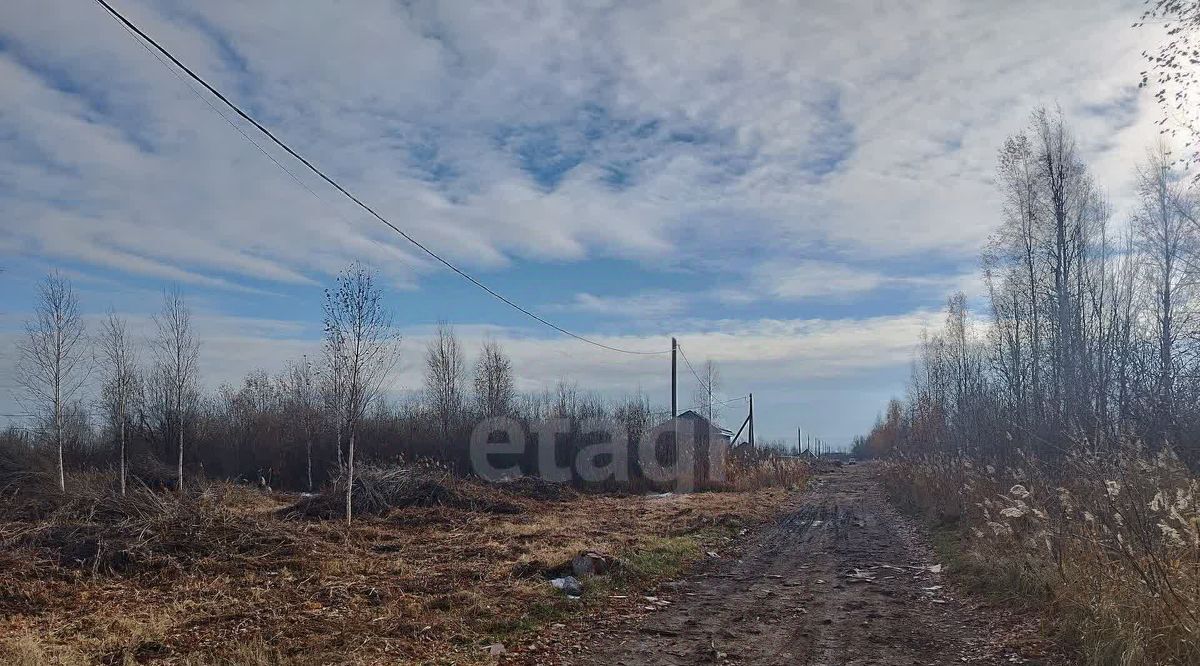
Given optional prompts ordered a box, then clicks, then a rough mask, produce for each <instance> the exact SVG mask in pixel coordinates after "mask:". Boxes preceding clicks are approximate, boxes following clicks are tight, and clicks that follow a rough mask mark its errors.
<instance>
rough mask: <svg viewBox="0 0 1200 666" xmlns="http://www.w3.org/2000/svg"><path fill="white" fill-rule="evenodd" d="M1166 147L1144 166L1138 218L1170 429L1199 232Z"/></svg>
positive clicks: (1161, 402)
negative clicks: (1191, 219)
mask: <svg viewBox="0 0 1200 666" xmlns="http://www.w3.org/2000/svg"><path fill="white" fill-rule="evenodd" d="M1169 160H1170V158H1169V157H1168V152H1167V149H1166V147H1165V146H1164V145H1163V144H1162V143H1159V144H1158V146H1157V147H1156V148H1155V149H1153V150H1151V151H1150V154H1149V159H1148V161H1147V162H1146V163H1145V164H1142V165H1141V166H1139V167H1138V170H1137V184H1138V205H1137V208H1136V210H1135V213H1134V217H1133V228H1134V231H1135V233H1136V237H1137V243H1138V249H1139V250H1140V251H1141V256H1142V263H1143V267H1144V270H1143V276H1144V278H1145V280H1146V289H1147V297H1148V300H1149V305H1150V307H1149V312H1150V315H1151V318H1152V321H1153V334H1154V337H1155V348H1156V350H1155V351H1156V354H1155V358H1154V363H1155V365H1156V366H1157V370H1158V372H1157V373H1156V375H1157V377H1156V386H1155V390H1154V414H1155V421H1156V422H1157V423H1156V424H1155V426H1156V427H1155V430H1157V431H1160V432H1161V431H1162V429H1169V428H1170V427H1171V421H1172V420H1173V408H1174V404H1175V380H1176V376H1177V374H1178V369H1177V365H1178V364H1179V362H1180V360H1181V359H1180V354H1179V353H1178V351H1179V349H1178V345H1179V341H1180V339H1181V338H1182V337H1183V335H1184V331H1189V330H1190V329H1191V324H1192V323H1193V322H1192V321H1190V319H1191V314H1192V312H1191V309H1190V305H1191V302H1190V301H1191V300H1192V292H1193V291H1194V290H1193V288H1192V283H1191V280H1190V279H1189V277H1190V276H1189V271H1188V263H1189V261H1190V259H1191V257H1192V256H1194V253H1195V249H1196V248H1195V239H1196V232H1197V230H1196V229H1195V228H1194V227H1193V225H1192V224H1191V223H1190V222H1189V220H1188V217H1189V215H1191V213H1192V208H1193V206H1192V204H1191V198H1190V197H1189V196H1188V194H1187V193H1186V192H1185V191H1184V190H1183V188H1181V187H1180V186H1179V185H1178V184H1177V182H1175V180H1174V179H1173V178H1172V176H1171V173H1170V161H1169Z"/></svg>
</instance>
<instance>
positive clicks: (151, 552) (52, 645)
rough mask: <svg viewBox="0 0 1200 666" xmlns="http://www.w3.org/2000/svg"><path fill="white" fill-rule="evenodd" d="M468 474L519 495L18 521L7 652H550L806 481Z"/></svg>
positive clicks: (249, 494) (58, 656)
mask: <svg viewBox="0 0 1200 666" xmlns="http://www.w3.org/2000/svg"><path fill="white" fill-rule="evenodd" d="M467 486H469V489H468V490H469V494H470V495H471V496H472V497H475V498H476V499H478V504H479V506H484V507H502V509H503V510H500V511H497V510H488V509H486V508H485V509H484V510H479V509H473V508H452V507H448V506H432V507H410V508H402V509H396V510H394V511H391V512H390V513H387V514H386V515H384V516H379V517H369V518H364V519H362V520H359V521H356V523H355V524H354V526H353V527H352V528H349V529H348V528H347V527H346V526H345V525H344V524H343V523H342V522H341V521H340V520H333V519H287V518H283V517H280V510H281V509H283V508H284V507H286V506H288V505H289V504H291V503H292V502H294V501H295V497H291V496H286V495H282V494H272V495H268V494H262V493H259V492H257V491H253V490H248V489H245V488H241V487H234V486H229V485H225V484H214V485H213V486H211V487H210V488H209V489H207V490H206V491H205V492H204V493H202V496H201V497H200V498H199V499H198V500H197V502H198V503H199V504H200V507H199V508H195V507H192V508H190V509H188V510H187V511H180V510H170V507H166V508H165V509H164V508H161V507H160V508H155V509H154V510H153V511H152V512H151V514H152V515H151V517H150V518H148V519H139V520H129V519H124V520H123V521H121V522H119V523H118V524H117V526H116V527H113V526H112V525H113V524H114V523H113V522H112V521H108V522H105V520H104V518H103V515H102V514H103V507H100V508H99V509H96V508H89V511H90V513H88V514H87V515H86V516H84V517H82V518H76V519H73V520H72V521H67V522H66V523H64V521H62V520H61V519H59V520H53V519H46V518H45V517H38V518H36V519H35V518H29V517H26V518H21V519H9V520H8V521H7V522H0V662H3V663H5V664H14V665H17V666H22V665H29V664H72V665H73V664H93V663H104V664H131V663H168V664H197V665H199V664H325V663H351V664H396V663H414V662H415V663H479V662H483V663H486V662H487V661H488V660H489V659H494V657H490V656H489V655H488V654H487V651H486V649H485V648H486V646H488V645H490V644H493V643H497V642H498V643H502V644H504V645H505V646H506V648H507V651H508V652H509V655H508V656H507V657H506V658H507V659H520V660H522V661H541V660H542V658H539V657H538V656H537V655H538V653H539V651H540V650H542V649H543V647H541V646H542V645H543V644H544V643H545V642H546V641H545V637H546V635H547V634H548V632H553V631H556V630H562V629H563V627H564V626H566V625H563V624H560V623H569V624H572V625H573V626H578V625H579V624H580V623H581V622H583V621H584V618H587V617H590V616H596V615H604V614H606V613H608V614H611V613H615V612H619V611H620V609H621V606H622V605H624V606H626V607H627V609H628V608H630V607H632V606H633V605H634V604H635V603H636V602H635V601H634V599H635V598H637V595H636V594H623V592H634V591H637V590H641V589H649V588H650V587H652V586H653V585H654V583H655V582H656V581H659V580H662V579H664V578H669V577H673V576H677V575H679V574H680V573H681V572H682V571H683V570H684V569H686V567H687V566H688V564H689V563H690V562H693V561H695V560H696V559H698V558H702V557H704V556H705V552H706V551H710V550H717V551H722V550H723V549H725V548H729V547H732V542H733V541H734V540H735V538H736V536H737V534H738V533H739V532H740V531H741V530H742V529H743V528H746V527H752V526H753V525H754V524H756V523H760V522H762V521H765V520H768V519H770V518H771V517H772V516H773V515H775V513H776V511H777V510H778V509H779V507H780V506H781V504H782V503H783V502H784V501H785V500H786V499H787V497H788V496H789V492H788V491H785V490H782V489H779V488H773V489H762V490H750V491H738V492H710V493H697V494H693V495H670V496H665V497H655V496H616V495H589V494H582V495H577V494H575V493H567V494H565V496H563V497H560V498H557V499H549V500H547V499H537V498H535V497H533V496H530V493H517V492H506V491H500V490H498V489H496V488H493V487H484V486H480V485H477V484H467V483H465V482H463V483H461V487H467ZM460 490H461V488H460ZM159 495H161V494H159ZM156 496H158V495H156ZM155 501H157V500H155ZM168 503H169V500H168ZM97 525H98V526H99V527H97ZM583 550H593V551H599V552H602V553H605V554H608V555H611V556H615V557H616V558H618V560H619V562H620V566H618V567H617V568H616V570H615V572H614V573H612V574H611V575H606V576H598V577H593V578H590V579H588V580H587V581H586V582H585V586H586V587H585V593H584V595H583V597H582V599H581V600H578V601H573V600H569V599H567V598H566V597H564V596H563V595H562V594H561V593H559V592H557V591H555V590H554V589H553V588H552V587H551V586H550V585H549V584H548V582H547V580H546V577H545V574H546V572H547V571H549V570H553V569H554V568H555V567H557V566H560V565H562V564H564V563H567V562H569V561H570V558H571V557H572V556H574V555H576V554H578V553H579V552H580V551H583ZM556 649H558V648H556ZM513 652H519V653H521V654H520V655H519V656H518V655H513V654H512V653H513ZM545 659H546V660H549V659H550V658H549V657H548V656H547V657H545Z"/></svg>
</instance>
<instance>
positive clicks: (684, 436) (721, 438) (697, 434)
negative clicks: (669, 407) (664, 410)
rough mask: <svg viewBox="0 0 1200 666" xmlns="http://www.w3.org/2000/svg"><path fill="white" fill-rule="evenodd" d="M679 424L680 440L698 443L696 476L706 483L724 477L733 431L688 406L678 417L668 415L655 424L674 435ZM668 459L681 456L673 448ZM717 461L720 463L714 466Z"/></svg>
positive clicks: (696, 446)
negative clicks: (669, 417) (668, 417)
mask: <svg viewBox="0 0 1200 666" xmlns="http://www.w3.org/2000/svg"><path fill="white" fill-rule="evenodd" d="M676 428H678V432H679V439H680V441H684V442H686V441H688V439H691V441H692V442H693V443H694V445H695V449H694V451H693V456H692V459H693V460H694V461H695V463H696V480H697V482H700V483H703V482H708V481H714V480H719V479H720V478H723V475H724V467H725V460H726V458H727V457H728V456H729V443H730V440H731V439H732V437H733V433H732V432H730V431H729V430H726V429H725V428H722V427H720V426H718V425H716V424H715V423H712V422H710V421H709V420H708V419H706V418H704V417H703V416H701V415H700V414H698V413H697V412H695V411H693V410H690V409H689V410H687V411H686V412H683V413H682V414H680V415H679V416H676V417H675V418H671V419H667V420H666V421H664V422H662V423H660V424H659V425H658V426H656V427H655V430H656V431H658V432H659V433H661V434H662V435H673V434H674V432H675V430H676ZM667 458H668V459H667V460H663V462H664V463H673V462H674V461H675V460H677V459H678V458H677V457H676V455H675V454H674V452H672V453H671V454H670V455H668V456H667ZM714 465H716V466H717V467H715V468H714Z"/></svg>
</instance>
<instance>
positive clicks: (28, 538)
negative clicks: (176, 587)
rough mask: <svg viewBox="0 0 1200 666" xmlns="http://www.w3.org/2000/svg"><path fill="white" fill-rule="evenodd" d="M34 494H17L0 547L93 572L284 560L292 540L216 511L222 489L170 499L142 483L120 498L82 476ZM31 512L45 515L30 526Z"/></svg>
mask: <svg viewBox="0 0 1200 666" xmlns="http://www.w3.org/2000/svg"><path fill="white" fill-rule="evenodd" d="M68 481H69V483H68V487H67V492H66V493H63V492H61V491H59V490H58V489H57V488H53V490H52V491H44V492H43V493H42V494H41V495H39V496H36V499H37V501H35V500H34V499H33V498H35V495H33V493H32V491H30V490H29V488H28V487H26V488H23V489H22V490H23V491H24V492H25V495H24V497H26V498H27V499H29V500H30V501H27V502H25V503H23V504H22V508H21V510H20V512H21V514H22V515H18V516H13V515H9V511H5V512H4V513H5V515H4V516H3V517H4V518H6V519H8V520H9V521H10V522H3V523H0V549H28V550H29V551H31V554H32V555H34V556H35V557H38V558H40V559H49V560H52V561H54V562H56V563H57V564H58V565H60V566H64V567H69V568H78V569H87V570H91V571H92V572H93V573H105V574H137V573H161V572H163V571H164V570H168V569H175V570H181V569H183V568H184V567H186V566H188V565H190V564H191V563H194V562H195V561H197V560H200V559H203V558H206V557H214V556H215V557H220V558H227V559H228V561H229V562H230V566H236V565H235V564H234V562H236V560H237V559H238V558H239V557H240V556H250V555H253V556H255V557H266V556H291V555H293V554H295V553H296V552H297V549H296V548H295V544H294V540H293V539H292V538H291V537H290V535H289V534H288V533H286V532H284V531H282V530H278V529H271V528H270V526H269V524H266V523H262V522H257V521H252V520H249V519H248V518H246V517H244V516H240V515H237V514H235V513H233V512H231V511H230V510H229V509H228V508H226V507H225V506H224V505H223V501H222V494H223V492H222V486H219V485H216V486H210V487H208V488H207V489H205V490H202V491H196V492H189V493H177V492H156V491H153V490H150V489H149V488H147V487H145V486H144V485H139V486H138V487H136V488H133V489H130V491H129V492H128V494H126V495H121V494H120V493H118V492H116V490H115V489H114V488H112V487H110V486H111V485H112V484H111V483H103V482H99V481H98V480H94V479H89V478H87V477H74V476H73V477H71V478H70V479H68ZM30 513H38V514H45V515H41V516H39V517H38V518H37V519H33V520H30V519H29V515H30Z"/></svg>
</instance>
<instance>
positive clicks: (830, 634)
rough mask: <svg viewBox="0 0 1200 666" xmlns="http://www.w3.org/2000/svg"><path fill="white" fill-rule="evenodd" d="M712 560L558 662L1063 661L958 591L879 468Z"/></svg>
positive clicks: (854, 472)
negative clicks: (888, 490) (890, 495)
mask: <svg viewBox="0 0 1200 666" xmlns="http://www.w3.org/2000/svg"><path fill="white" fill-rule="evenodd" d="M716 555H717V557H712V558H710V559H709V561H707V562H706V563H705V564H704V565H702V566H700V567H699V569H698V570H697V571H696V572H695V573H694V574H693V575H692V576H691V577H689V578H687V579H685V580H682V581H679V582H676V583H669V584H666V585H662V586H660V588H659V589H658V590H657V591H655V592H654V593H653V594H652V595H648V596H647V597H646V598H645V599H644V601H645V602H646V603H645V605H644V606H643V607H641V609H640V612H639V613H637V614H629V615H626V616H625V617H623V618H615V619H610V620H608V621H598V623H597V625H595V626H592V627H589V628H587V629H586V630H585V631H584V632H582V633H583V635H582V636H581V635H577V634H578V633H579V632H566V633H564V636H563V640H562V641H561V642H562V643H563V645H562V646H561V647H563V648H564V650H563V651H561V652H560V653H559V654H560V657H559V659H560V660H561V663H568V664H584V665H590V664H595V665H603V666H619V665H630V666H632V665H637V664H708V663H713V664H814V665H817V664H820V665H834V664H846V665H850V664H855V665H857V664H872V665H897V666H899V665H904V666H909V665H916V664H1014V663H1025V664H1030V663H1040V664H1057V663H1061V662H1062V661H1063V660H1062V658H1061V657H1059V656H1056V655H1055V652H1054V650H1053V649H1052V647H1051V645H1050V644H1049V642H1048V641H1046V640H1045V639H1043V638H1042V637H1041V635H1040V633H1039V628H1038V619H1037V618H1036V617H1033V616H1031V615H1029V614H1028V613H1021V612H1018V611H1016V610H1013V609H1007V608H1004V607H1002V606H999V605H995V604H987V603H984V602H982V601H981V600H980V599H977V598H972V597H971V596H970V595H967V594H960V593H958V592H956V591H955V590H954V589H953V585H952V584H951V582H950V581H949V580H948V576H947V575H946V574H945V573H943V571H942V567H941V566H940V563H939V562H938V561H937V558H936V556H935V553H934V551H933V549H932V548H931V547H930V545H929V541H928V539H927V537H926V536H925V535H924V534H923V533H922V530H921V529H920V528H919V527H918V526H917V525H916V524H915V523H914V521H913V520H911V519H910V518H908V517H905V516H902V515H901V514H900V513H898V512H897V510H896V509H895V508H894V507H893V506H892V505H891V504H890V503H889V502H888V501H887V500H886V498H885V496H884V493H883V491H882V489H881V488H880V486H879V484H878V482H877V481H876V479H875V477H874V470H873V468H872V467H871V466H870V465H852V466H846V467H844V468H839V469H833V470H831V471H830V472H829V473H827V474H823V475H821V476H820V477H818V478H817V479H815V480H814V482H813V485H812V487H811V489H810V490H809V491H807V492H805V493H803V494H802V495H800V496H799V497H798V498H797V500H796V501H795V503H794V505H793V506H791V507H790V508H789V510H788V511H786V512H785V514H784V515H783V517H782V518H781V519H780V520H779V521H778V522H777V523H776V524H775V525H774V526H772V527H769V528H767V529H765V530H763V531H762V532H761V533H759V535H757V536H755V537H753V538H750V539H748V540H747V541H746V542H745V543H744V544H743V545H742V547H741V548H740V552H731V553H716ZM567 644H569V645H567Z"/></svg>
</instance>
